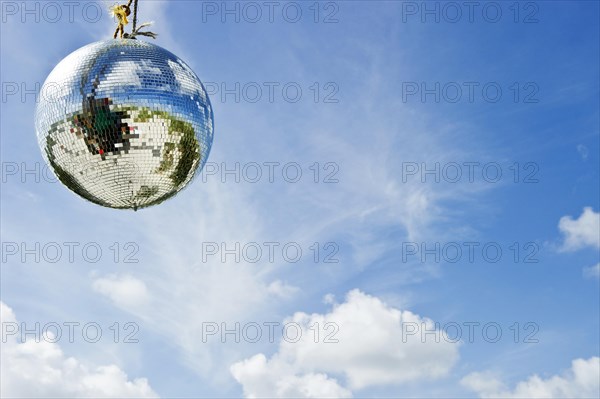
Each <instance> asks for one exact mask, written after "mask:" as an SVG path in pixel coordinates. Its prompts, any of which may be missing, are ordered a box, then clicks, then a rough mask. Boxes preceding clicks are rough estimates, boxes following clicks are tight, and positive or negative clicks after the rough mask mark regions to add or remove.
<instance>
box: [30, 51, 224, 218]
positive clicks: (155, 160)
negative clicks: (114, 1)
mask: <svg viewBox="0 0 600 399" xmlns="http://www.w3.org/2000/svg"><path fill="white" fill-rule="evenodd" d="M36 131H37V137H38V141H39V145H40V147H41V150H42V153H43V155H44V158H45V159H46V161H47V162H48V164H49V165H50V166H51V168H52V170H53V171H54V173H55V174H56V176H57V177H58V179H59V180H60V181H61V182H62V183H63V184H64V185H66V186H67V187H68V188H69V189H70V190H72V191H73V192H75V193H76V194H78V195H80V196H81V197H83V198H85V199H87V200H89V201H91V202H93V203H96V204H99V205H103V206H107V207H111V208H132V209H137V208H142V207H147V206H151V205H155V204H158V203H160V202H162V201H164V200H165V199H167V198H170V197H172V196H173V195H175V194H176V193H177V192H178V191H180V190H181V189H183V188H184V187H185V186H186V185H187V184H188V183H189V182H190V180H191V179H192V178H193V176H194V174H195V173H196V171H197V170H200V169H202V167H203V166H204V163H205V162H206V159H207V157H208V154H209V152H210V148H211V145H212V141H213V111H212V107H211V104H210V100H209V98H208V95H207V94H206V90H205V89H204V87H203V85H202V83H201V82H200V80H199V79H198V77H197V76H196V74H195V73H194V72H193V71H192V70H191V69H190V67H188V66H187V65H186V64H185V63H184V62H183V61H182V60H180V59H179V58H177V57H176V56H175V55H173V54H172V53H170V52H169V51H167V50H165V49H163V48H161V47H158V46H156V45H153V44H151V43H147V42H143V41H139V40H133V39H121V40H107V41H101V42H96V43H92V44H89V45H87V46H85V47H82V48H80V49H78V50H76V51H75V52H73V53H71V54H70V55H68V56H67V57H66V58H65V59H63V60H62V61H61V62H60V63H59V64H58V65H57V66H56V67H55V68H54V70H53V71H52V72H51V73H50V75H49V76H48V78H47V79H46V82H45V83H44V86H43V87H42V91H41V96H40V101H39V104H38V107H37V110H36Z"/></svg>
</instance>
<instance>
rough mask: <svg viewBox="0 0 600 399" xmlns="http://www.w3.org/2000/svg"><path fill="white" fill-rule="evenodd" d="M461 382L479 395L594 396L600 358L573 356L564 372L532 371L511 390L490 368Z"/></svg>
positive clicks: (599, 377) (598, 383) (599, 393)
mask: <svg viewBox="0 0 600 399" xmlns="http://www.w3.org/2000/svg"><path fill="white" fill-rule="evenodd" d="M461 384H462V385H463V386H465V387H467V388H469V389H471V390H473V391H475V392H477V394H478V395H479V396H480V397H482V398H593V397H596V398H597V397H599V396H600V358H598V357H592V358H590V359H587V360H586V359H575V360H573V362H572V364H571V368H570V369H569V370H567V371H566V372H564V373H563V375H554V376H552V377H549V378H547V379H543V378H541V377H539V376H538V375H533V376H531V377H529V378H528V379H527V380H525V381H521V382H519V383H517V385H516V387H515V389H514V390H510V389H507V388H506V386H505V385H504V384H503V383H502V382H501V381H500V380H498V379H497V378H496V377H494V376H493V375H492V374H490V373H489V372H484V373H471V374H469V375H467V376H466V377H464V378H463V379H462V380H461Z"/></svg>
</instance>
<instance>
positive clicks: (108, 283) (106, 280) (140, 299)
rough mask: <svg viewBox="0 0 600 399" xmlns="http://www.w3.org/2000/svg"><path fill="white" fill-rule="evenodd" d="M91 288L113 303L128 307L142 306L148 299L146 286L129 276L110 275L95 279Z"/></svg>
mask: <svg viewBox="0 0 600 399" xmlns="http://www.w3.org/2000/svg"><path fill="white" fill-rule="evenodd" d="M92 288H93V289H94V291H96V292H98V293H100V294H103V295H106V296H107V297H108V298H110V299H111V300H112V301H113V302H114V303H117V304H120V305H123V306H128V307H136V306H140V305H143V304H145V303H146V302H147V301H148V299H149V295H148V289H147V288H146V284H145V283H144V282H143V281H141V280H139V279H137V278H135V277H133V276H131V275H129V274H124V275H119V274H110V275H108V276H106V277H101V278H97V279H95V280H94V281H93V283H92Z"/></svg>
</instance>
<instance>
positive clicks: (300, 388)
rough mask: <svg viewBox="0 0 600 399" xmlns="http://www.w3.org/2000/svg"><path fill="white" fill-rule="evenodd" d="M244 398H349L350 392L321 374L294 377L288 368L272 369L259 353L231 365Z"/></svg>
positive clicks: (280, 366) (270, 364)
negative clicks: (241, 387) (240, 385)
mask: <svg viewBox="0 0 600 399" xmlns="http://www.w3.org/2000/svg"><path fill="white" fill-rule="evenodd" d="M231 373H232V374H233V375H234V377H235V378H236V380H238V381H240V382H242V383H243V384H244V395H245V396H246V397H248V398H258V397H276V398H349V397H351V396H352V393H351V392H350V391H349V390H347V389H346V388H343V387H342V386H340V385H339V384H338V382H337V380H335V379H332V378H330V377H328V376H327V375H326V374H323V373H306V374H302V375H296V374H295V373H294V370H293V368H292V366H290V365H289V364H285V363H284V364H280V365H278V367H274V366H273V363H272V362H270V361H268V360H267V358H266V357H265V355H263V354H262V353H260V354H258V355H254V356H252V357H251V358H249V359H246V360H243V361H241V362H239V363H236V364H234V365H233V366H231Z"/></svg>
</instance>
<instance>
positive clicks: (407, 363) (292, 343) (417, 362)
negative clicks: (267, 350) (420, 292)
mask: <svg viewBox="0 0 600 399" xmlns="http://www.w3.org/2000/svg"><path fill="white" fill-rule="evenodd" d="M286 323H288V324H286V325H292V323H294V324H293V325H295V326H298V327H297V328H298V331H299V333H298V334H297V333H296V331H294V332H292V333H290V335H291V337H287V338H286V336H285V335H284V339H282V340H281V342H280V344H279V348H278V352H277V353H275V354H274V355H273V356H272V357H271V358H270V359H267V358H266V356H265V355H264V354H257V355H255V356H253V357H251V358H249V359H246V360H243V361H240V362H237V363H235V364H233V365H232V366H231V373H232V375H233V376H234V378H235V379H236V380H237V381H238V382H239V383H240V384H242V385H243V388H244V394H245V395H246V397H266V396H271V397H287V396H290V395H291V394H290V392H292V393H293V395H296V396H301V397H320V396H325V395H332V396H337V397H348V396H350V395H351V391H350V390H355V389H362V388H366V387H370V386H381V385H388V384H401V383H405V382H409V381H416V380H423V379H434V378H439V377H443V376H445V375H446V374H447V373H448V371H449V370H450V369H451V367H452V366H453V365H454V364H455V362H456V361H457V360H458V346H459V345H458V344H456V343H451V342H450V340H449V339H447V337H443V338H446V339H442V334H444V333H443V332H442V331H437V334H439V335H438V338H439V339H435V338H432V337H431V335H430V336H429V339H423V338H426V337H423V336H422V335H421V334H420V333H419V334H408V333H407V332H408V331H413V328H417V329H418V330H420V331H424V329H425V328H427V329H428V330H429V331H434V330H435V324H434V323H433V321H431V320H429V319H426V318H423V317H420V316H419V315H416V314H414V313H411V312H409V311H402V310H398V309H395V308H393V307H390V306H389V305H387V304H385V303H384V302H382V301H381V300H380V299H378V298H376V297H373V296H370V295H367V294H365V293H363V292H361V291H359V290H353V291H350V292H349V293H348V294H347V296H346V301H345V302H343V303H342V304H336V305H334V307H333V309H332V310H331V311H330V312H329V313H327V314H306V313H302V312H298V313H296V314H294V315H293V316H292V317H291V318H289V319H287V320H286ZM407 325H410V328H407V327H406V326H407ZM290 330H291V329H290ZM316 331H319V333H318V335H317V333H316ZM296 340H297V342H296ZM436 341H437V342H436ZM332 375H333V376H339V377H343V378H344V379H345V381H346V385H347V388H346V387H344V386H342V385H341V384H340V383H338V380H337V379H335V378H332V377H331V376H332ZM293 395H292V396H293Z"/></svg>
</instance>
